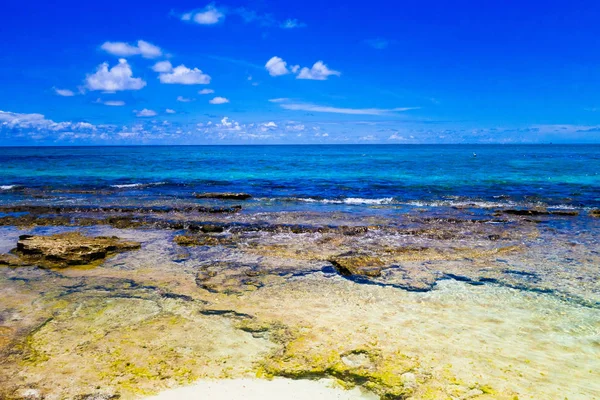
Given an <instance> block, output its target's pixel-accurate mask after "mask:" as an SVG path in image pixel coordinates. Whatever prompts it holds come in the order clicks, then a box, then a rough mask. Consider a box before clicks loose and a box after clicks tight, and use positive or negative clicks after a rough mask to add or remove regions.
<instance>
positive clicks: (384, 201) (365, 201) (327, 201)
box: [294, 197, 394, 204]
mask: <svg viewBox="0 0 600 400" xmlns="http://www.w3.org/2000/svg"><path fill="white" fill-rule="evenodd" d="M294 200H297V201H303V202H305V203H323V204H391V203H393V201H394V198H393V197H386V198H383V199H363V198H361V197H348V198H347V199H340V200H337V199H312V198H310V197H299V198H296V199H294Z"/></svg>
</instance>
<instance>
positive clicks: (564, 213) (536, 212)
mask: <svg viewBox="0 0 600 400" xmlns="http://www.w3.org/2000/svg"><path fill="white" fill-rule="evenodd" d="M502 213H504V214H509V215H524V216H540V215H556V216H561V217H576V216H578V215H579V211H576V210H553V211H550V210H546V209H508V210H503V211H502Z"/></svg>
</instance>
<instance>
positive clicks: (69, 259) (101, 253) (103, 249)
mask: <svg viewBox="0 0 600 400" xmlns="http://www.w3.org/2000/svg"><path fill="white" fill-rule="evenodd" d="M139 248H140V243H138V242H129V241H123V240H121V239H119V238H118V237H116V236H111V237H107V236H97V237H90V236H84V235H82V234H81V233H80V232H69V233H60V234H56V235H50V236H41V235H39V236H38V235H22V236H20V237H19V241H18V242H17V248H16V249H13V250H12V251H11V253H13V254H15V255H16V256H18V258H19V259H20V261H21V262H22V263H23V264H27V265H38V266H40V267H42V268H65V267H68V266H71V265H86V264H90V263H92V262H94V261H97V260H102V259H105V258H107V257H109V256H112V255H114V254H117V253H121V252H124V251H129V250H136V249H139ZM3 259H5V260H6V259H7V258H6V257H3ZM9 261H10V259H9Z"/></svg>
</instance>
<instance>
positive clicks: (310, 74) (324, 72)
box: [296, 61, 341, 81]
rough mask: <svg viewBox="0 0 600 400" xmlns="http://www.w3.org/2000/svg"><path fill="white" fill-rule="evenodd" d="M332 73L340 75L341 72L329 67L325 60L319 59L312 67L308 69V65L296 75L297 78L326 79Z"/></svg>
mask: <svg viewBox="0 0 600 400" xmlns="http://www.w3.org/2000/svg"><path fill="white" fill-rule="evenodd" d="M331 75H335V76H340V75H341V73H340V72H339V71H334V70H332V69H329V68H327V65H325V64H324V63H323V61H317V62H316V63H315V64H314V65H313V66H312V68H311V69H308V68H307V67H304V68H302V69H301V70H300V73H299V74H298V76H296V79H312V80H317V81H324V80H326V79H327V77H329V76H331Z"/></svg>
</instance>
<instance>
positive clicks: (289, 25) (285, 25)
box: [279, 18, 306, 29]
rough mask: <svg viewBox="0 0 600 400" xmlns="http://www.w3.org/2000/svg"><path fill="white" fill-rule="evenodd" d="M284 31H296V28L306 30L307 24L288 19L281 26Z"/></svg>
mask: <svg viewBox="0 0 600 400" xmlns="http://www.w3.org/2000/svg"><path fill="white" fill-rule="evenodd" d="M279 26H280V27H281V28H283V29H294V28H304V27H305V26H306V24H305V23H303V22H299V21H298V20H297V19H292V18H289V19H286V20H285V21H283V22H282V23H281V24H280V25H279Z"/></svg>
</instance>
